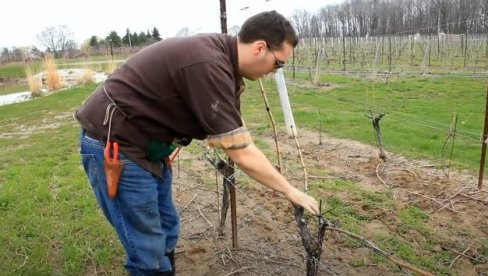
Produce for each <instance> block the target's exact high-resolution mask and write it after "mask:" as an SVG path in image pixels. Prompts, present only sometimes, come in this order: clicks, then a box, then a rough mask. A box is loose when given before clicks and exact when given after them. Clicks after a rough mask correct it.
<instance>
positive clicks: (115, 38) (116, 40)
mask: <svg viewBox="0 0 488 276" xmlns="http://www.w3.org/2000/svg"><path fill="white" fill-rule="evenodd" d="M106 40H107V41H112V46H113V47H120V46H122V39H121V38H120V36H119V35H118V34H117V32H116V31H111V32H110V34H109V35H108V36H107V39H106Z"/></svg>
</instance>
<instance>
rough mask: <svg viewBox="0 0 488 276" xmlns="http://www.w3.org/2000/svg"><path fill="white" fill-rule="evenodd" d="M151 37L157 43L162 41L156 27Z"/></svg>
mask: <svg viewBox="0 0 488 276" xmlns="http://www.w3.org/2000/svg"><path fill="white" fill-rule="evenodd" d="M151 37H152V38H153V39H154V40H155V41H161V35H160V34H159V30H158V29H157V28H156V27H154V28H153V30H152V33H151Z"/></svg>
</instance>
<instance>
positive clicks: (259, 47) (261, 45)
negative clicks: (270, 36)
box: [252, 40, 267, 56]
mask: <svg viewBox="0 0 488 276" xmlns="http://www.w3.org/2000/svg"><path fill="white" fill-rule="evenodd" d="M252 45H253V54H254V55H255V56H257V55H259V54H260V53H261V52H262V51H263V50H266V47H267V45H266V41H264V40H256V41H254V42H253V43H252Z"/></svg>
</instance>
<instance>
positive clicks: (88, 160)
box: [81, 153, 100, 187]
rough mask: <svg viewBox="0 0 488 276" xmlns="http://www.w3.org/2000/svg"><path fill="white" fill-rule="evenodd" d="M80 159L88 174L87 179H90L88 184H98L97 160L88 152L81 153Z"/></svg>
mask: <svg viewBox="0 0 488 276" xmlns="http://www.w3.org/2000/svg"><path fill="white" fill-rule="evenodd" d="M81 161H82V163H83V168H84V169H85V173H86V175H87V176H88V180H89V181H90V184H91V185H92V186H93V187H94V186H96V185H99V182H100V181H99V180H100V177H99V171H100V169H99V168H98V166H97V160H96V159H95V155H94V154H90V153H82V154H81Z"/></svg>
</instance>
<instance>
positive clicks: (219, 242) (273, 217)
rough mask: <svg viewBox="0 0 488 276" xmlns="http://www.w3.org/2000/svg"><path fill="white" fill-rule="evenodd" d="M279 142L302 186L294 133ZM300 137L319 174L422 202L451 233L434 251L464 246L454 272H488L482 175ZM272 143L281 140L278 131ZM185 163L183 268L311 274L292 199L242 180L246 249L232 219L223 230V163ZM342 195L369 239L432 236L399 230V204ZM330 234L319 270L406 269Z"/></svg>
mask: <svg viewBox="0 0 488 276" xmlns="http://www.w3.org/2000/svg"><path fill="white" fill-rule="evenodd" d="M261 138H262V137H261ZM279 141H280V149H281V151H282V154H283V159H284V167H285V171H286V176H287V177H288V179H290V180H291V182H292V184H293V185H296V186H297V187H300V188H301V187H303V180H302V177H301V176H302V170H301V167H300V162H299V160H298V157H297V151H296V146H295V141H294V140H293V139H290V138H289V137H288V136H287V135H283V134H282V135H280V137H279ZM299 141H300V144H301V145H302V149H303V153H304V154H303V156H304V159H305V164H306V166H307V168H308V170H309V172H310V173H309V176H310V179H313V177H316V178H315V179H322V180H323V181H333V180H334V179H342V180H348V181H352V182H355V183H357V185H359V186H360V187H361V188H363V189H367V190H368V191H386V190H390V191H391V192H392V193H393V195H394V197H395V199H396V201H397V202H398V203H399V204H403V205H405V206H416V207H417V208H421V209H422V210H424V211H425V212H426V213H427V214H428V224H429V228H430V229H431V231H433V232H435V233H436V236H437V237H439V239H441V240H442V244H441V245H439V246H437V247H436V248H433V249H432V250H433V251H451V252H463V251H464V253H463V254H462V255H460V257H459V258H457V260H455V261H453V260H450V261H453V264H452V267H451V271H452V273H455V274H459V275H486V273H488V269H487V265H486V264H485V263H483V262H481V260H480V259H478V258H479V256H480V252H481V251H482V248H481V242H482V241H483V239H486V237H487V236H488V214H487V212H486V205H487V200H488V193H487V192H486V190H482V191H479V190H477V188H476V183H477V179H476V177H475V176H473V175H470V174H466V173H462V172H452V171H451V174H450V177H449V179H447V177H446V176H445V174H444V172H443V171H441V170H437V169H435V168H434V167H433V166H432V164H430V163H429V162H426V161H422V160H407V159H406V158H404V157H402V156H400V155H397V154H394V153H391V152H387V156H388V160H387V162H386V163H385V162H382V161H380V160H379V159H378V158H376V155H377V153H376V149H375V148H374V147H371V146H369V145H364V144H361V143H359V142H356V141H352V140H347V139H335V138H331V137H326V136H324V135H322V143H321V144H320V145H319V143H318V134H317V133H312V132H307V131H302V130H300V137H299ZM267 142H268V143H269V144H270V148H274V144H273V140H272V139H271V137H269V138H268V139H267ZM190 160H191V161H190ZM178 162H179V163H181V166H179V165H178ZM178 162H175V163H174V167H173V170H174V198H175V202H176V204H177V206H178V207H179V209H180V212H181V239H180V242H179V244H178V247H177V249H176V252H177V253H176V256H177V266H178V269H177V271H178V274H180V275H304V274H305V272H306V267H305V258H306V255H305V251H304V248H303V246H302V244H301V238H300V236H299V232H298V228H297V225H296V222H295V221H294V217H293V208H292V206H291V204H289V203H288V202H287V201H286V200H285V199H283V198H282V197H281V196H279V195H276V194H274V193H273V192H270V191H269V190H267V189H266V188H264V187H262V186H261V185H259V184H256V183H254V182H251V183H250V184H246V183H238V191H237V201H238V202H237V217H238V234H239V236H238V240H239V247H238V249H233V248H232V237H231V228H230V218H228V219H227V223H226V228H225V236H224V237H220V236H219V235H218V230H217V229H218V221H219V219H218V218H219V208H220V200H221V191H218V190H217V188H216V186H215V182H216V179H217V181H218V182H219V189H220V190H221V189H222V188H221V182H222V181H221V176H217V177H216V175H215V170H214V169H213V168H212V167H211V166H210V164H208V163H207V162H206V161H205V160H204V159H203V158H196V156H194V155H191V154H189V153H187V152H185V151H183V152H182V153H181V155H180V157H179V161H178ZM189 163H191V165H190V166H188V165H187V164H189ZM184 164H186V165H185V166H184ZM317 172H321V174H320V175H318V174H317ZM240 176H242V173H240ZM241 179H242V178H241ZM241 182H247V181H242V180H241ZM320 193H321V197H323V198H328V197H330V196H331V195H332V194H334V192H331V191H327V190H323V191H320ZM336 196H340V197H341V198H343V199H344V202H346V203H347V204H350V205H353V206H355V207H357V208H358V209H360V211H361V212H362V213H364V214H368V215H370V216H372V217H373V219H372V220H370V221H369V222H368V223H366V224H365V225H364V227H363V229H362V230H361V234H362V235H363V236H364V237H366V238H371V237H374V236H376V235H379V234H382V235H386V236H396V235H398V236H401V237H402V238H403V239H405V240H407V241H409V242H411V243H412V244H416V243H422V242H425V240H426V238H425V236H424V235H422V234H421V233H419V232H418V231H416V230H412V229H407V230H406V231H403V232H402V231H400V230H399V229H401V227H402V225H401V222H400V220H399V218H398V213H397V212H394V211H392V210H389V209H388V208H385V209H383V210H378V209H374V210H372V209H371V208H370V207H369V206H368V205H366V204H363V203H362V202H358V201H357V199H355V198H352V197H351V196H350V195H348V194H345V193H341V194H339V195H336ZM229 217H230V215H229ZM460 229H464V230H465V233H466V234H465V235H459V233H462V231H460ZM327 233H328V234H327V238H326V240H325V242H324V253H323V255H322V260H321V264H320V273H319V274H320V275H376V274H381V275H404V274H405V271H402V270H398V268H396V267H395V266H388V265H378V264H377V263H376V262H375V261H373V260H372V258H371V255H372V254H371V252H370V251H369V250H368V249H367V248H365V247H363V246H359V247H357V246H356V247H351V246H348V245H347V238H345V237H344V236H342V235H339V234H337V233H333V232H327ZM427 254H428V253H427Z"/></svg>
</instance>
